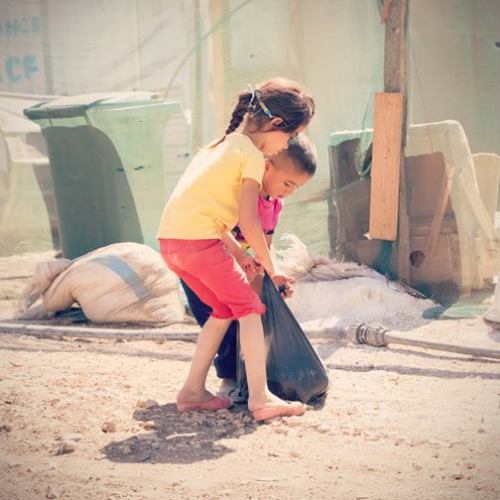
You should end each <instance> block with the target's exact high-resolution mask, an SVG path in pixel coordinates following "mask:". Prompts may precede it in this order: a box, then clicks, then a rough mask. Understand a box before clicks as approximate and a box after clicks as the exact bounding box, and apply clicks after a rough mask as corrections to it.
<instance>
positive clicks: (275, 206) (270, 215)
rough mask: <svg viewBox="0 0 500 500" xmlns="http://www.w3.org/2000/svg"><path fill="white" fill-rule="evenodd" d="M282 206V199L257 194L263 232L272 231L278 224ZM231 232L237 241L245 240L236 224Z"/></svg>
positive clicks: (268, 232) (270, 232) (269, 232)
mask: <svg viewBox="0 0 500 500" xmlns="http://www.w3.org/2000/svg"><path fill="white" fill-rule="evenodd" d="M282 208H283V200H282V199H281V198H269V199H266V198H265V197H264V196H262V195H261V194H259V199H258V204H257V211H258V215H259V220H260V223H261V224H262V229H263V230H264V234H273V233H274V229H275V228H276V226H277V224H278V218H279V213H280V212H281V209H282ZM233 233H234V235H235V238H236V239H237V240H238V241H245V238H244V237H243V234H241V231H240V228H239V227H238V226H236V227H235V228H234V229H233Z"/></svg>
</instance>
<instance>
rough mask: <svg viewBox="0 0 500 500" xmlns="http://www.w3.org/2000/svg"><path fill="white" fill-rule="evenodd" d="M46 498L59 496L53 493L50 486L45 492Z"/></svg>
mask: <svg viewBox="0 0 500 500" xmlns="http://www.w3.org/2000/svg"><path fill="white" fill-rule="evenodd" d="M45 498H57V495H56V494H55V493H54V492H53V491H52V488H51V487H50V486H47V489H46V490H45Z"/></svg>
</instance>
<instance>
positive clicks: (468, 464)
mask: <svg viewBox="0 0 500 500" xmlns="http://www.w3.org/2000/svg"><path fill="white" fill-rule="evenodd" d="M464 465H465V468H466V469H474V468H475V467H476V464H473V463H470V462H467V463H465V464H464Z"/></svg>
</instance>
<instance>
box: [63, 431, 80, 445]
mask: <svg viewBox="0 0 500 500" xmlns="http://www.w3.org/2000/svg"><path fill="white" fill-rule="evenodd" d="M62 439H63V440H64V441H74V442H75V443H77V442H78V441H80V440H81V439H82V435H81V434H78V433H76V432H74V433H69V434H64V435H63V436H62Z"/></svg>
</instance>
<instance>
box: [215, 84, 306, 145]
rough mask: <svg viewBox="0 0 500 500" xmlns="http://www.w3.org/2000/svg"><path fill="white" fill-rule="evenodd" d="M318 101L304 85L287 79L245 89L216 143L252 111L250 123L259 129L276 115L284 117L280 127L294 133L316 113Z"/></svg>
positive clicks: (249, 116) (239, 95)
mask: <svg viewBox="0 0 500 500" xmlns="http://www.w3.org/2000/svg"><path fill="white" fill-rule="evenodd" d="M314 110H315V106H314V100H313V98H312V97H311V96H309V95H307V94H306V93H305V92H304V90H303V89H302V88H301V87H300V85H299V84H298V83H296V82H294V81H292V80H287V79H286V78H272V79H271V80H267V81H265V82H263V83H260V84H259V85H257V87H256V88H255V89H254V90H251V89H247V90H243V91H241V92H240V93H239V94H238V99H237V101H236V104H235V106H234V108H233V112H232V114H231V120H230V121H229V126H228V127H227V129H226V131H225V133H224V137H222V138H221V139H220V140H219V141H217V142H216V143H214V144H213V146H216V145H217V144H220V143H221V142H222V141H223V140H224V139H225V138H226V136H227V135H228V134H231V133H232V132H234V131H235V130H236V129H237V128H238V127H239V126H240V125H241V123H242V122H243V119H244V118H245V115H246V114H247V113H248V118H247V120H248V122H249V123H251V124H252V125H254V126H255V127H256V129H257V130H259V129H260V128H261V127H262V126H264V124H265V123H267V122H269V121H270V120H271V119H272V118H281V119H282V120H283V122H282V123H280V124H279V126H277V127H276V130H282V131H283V132H290V133H293V132H295V130H297V129H298V128H299V127H300V126H301V125H307V124H308V123H309V122H310V120H311V118H312V117H313V115H314Z"/></svg>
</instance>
